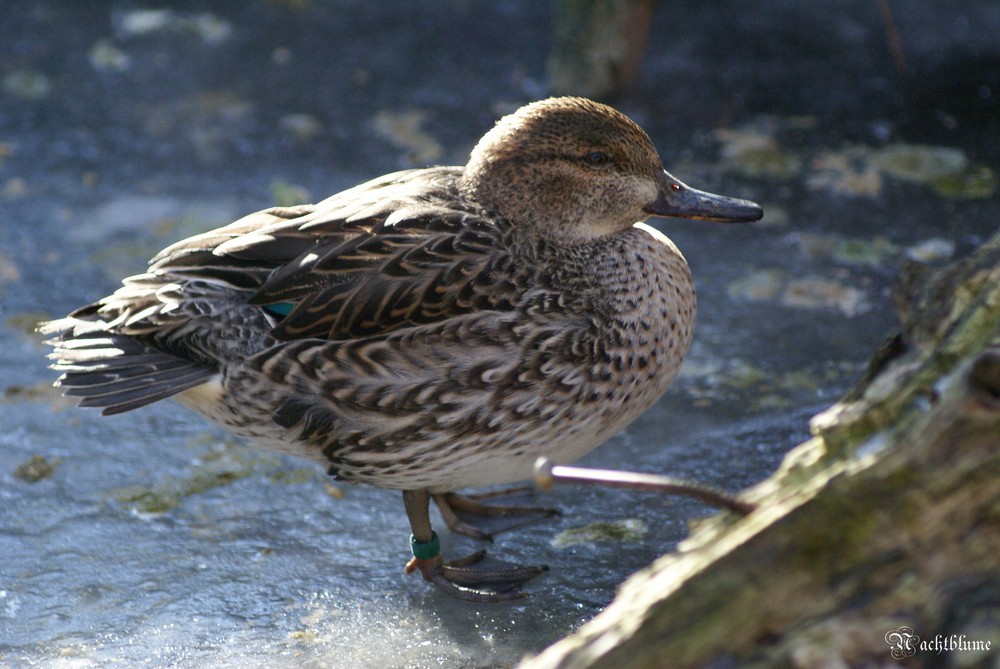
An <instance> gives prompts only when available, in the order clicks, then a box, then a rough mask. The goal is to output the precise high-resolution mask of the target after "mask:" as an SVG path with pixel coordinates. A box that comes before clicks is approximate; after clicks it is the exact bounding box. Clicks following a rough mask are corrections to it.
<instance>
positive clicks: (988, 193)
mask: <svg viewBox="0 0 1000 669" xmlns="http://www.w3.org/2000/svg"><path fill="white" fill-rule="evenodd" d="M931 186H933V187H934V190H935V191H937V193H938V195H940V196H941V197H947V198H952V199H956V200H985V199H988V198H991V197H993V194H994V193H996V189H997V179H996V175H995V174H993V170H991V169H990V168H988V167H975V168H972V169H969V170H966V171H964V172H960V173H958V174H947V175H944V176H941V177H937V178H935V179H933V180H931Z"/></svg>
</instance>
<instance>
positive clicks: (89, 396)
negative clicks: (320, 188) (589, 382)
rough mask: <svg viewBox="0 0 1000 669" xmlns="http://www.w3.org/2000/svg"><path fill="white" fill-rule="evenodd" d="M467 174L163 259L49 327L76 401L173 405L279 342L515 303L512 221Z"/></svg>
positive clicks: (444, 175)
mask: <svg viewBox="0 0 1000 669" xmlns="http://www.w3.org/2000/svg"><path fill="white" fill-rule="evenodd" d="M460 175H461V168H433V169H429V170H410V171H405V172H399V173H396V174H391V175H387V176H385V177H382V178H380V179H377V180H374V181H370V182H368V183H365V184H362V185H360V186H357V187H355V188H352V189H350V190H347V191H344V192H342V193H340V194H338V195H335V196H333V197H331V198H329V199H327V200H325V201H323V202H320V203H319V204H315V205H303V206H299V207H277V208H271V209H267V210H264V211H260V212H257V213H254V214H251V215H249V216H246V217H244V218H242V219H240V220H238V221H236V222H235V223H232V224H230V225H228V226H225V227H222V228H219V229H216V230H213V231H210V232H207V233H204V234H201V235H197V236H194V237H190V238H188V239H185V240H183V241H181V242H178V243H176V244H174V245H172V246H170V247H168V248H166V249H164V250H163V251H162V252H160V253H159V254H158V255H157V256H156V257H154V258H153V259H152V260H151V261H150V266H149V269H148V270H147V272H146V273H144V274H141V275H138V276H134V277H129V278H127V279H125V281H124V285H123V286H122V287H121V288H120V289H119V290H118V291H116V292H115V293H114V294H112V295H109V296H108V297H105V298H103V299H102V300H99V301H98V302H95V303H94V304H91V305H88V306H86V307H83V308H81V309H78V310H76V311H75V312H73V313H72V314H70V315H69V316H67V317H65V318H62V319H58V320H55V321H50V322H49V323H46V324H44V325H43V326H42V327H41V331H42V332H44V333H46V334H49V335H53V338H52V339H51V343H52V345H53V346H54V347H55V350H54V351H53V354H52V356H51V357H52V358H53V359H54V360H55V363H54V365H53V367H54V368H55V369H57V370H59V371H62V372H63V376H62V377H61V379H60V381H59V383H60V384H61V385H62V386H63V388H64V391H65V392H66V393H67V394H72V395H77V396H80V397H83V398H84V399H83V403H84V404H86V405H88V406H100V407H104V408H105V413H116V412H119V411H127V410H129V409H133V408H136V407H138V406H142V405H144V404H148V403H150V402H153V401H156V400H158V399H162V398H164V397H169V396H170V395H173V394H176V393H178V392H181V391H183V390H186V389H188V388H191V387H194V386H196V385H198V384H200V383H203V382H204V381H206V380H207V379H209V378H211V377H212V376H214V375H216V374H217V373H218V371H219V368H220V366H222V365H224V364H226V362H225V361H226V360H230V361H231V360H234V359H247V358H249V357H250V356H252V355H254V354H255V353H257V352H259V351H261V350H263V349H265V348H267V347H269V346H272V345H273V344H274V343H275V341H276V340H279V341H280V340H291V339H304V338H319V339H325V340H331V342H335V341H350V340H353V339H356V338H358V337H362V336H369V335H378V334H382V333H388V332H391V331H395V330H399V329H401V328H405V327H407V326H409V325H418V324H427V323H433V322H436V321H442V320H446V319H448V318H450V317H454V316H456V315H459V314H463V313H468V312H471V311H473V310H476V309H500V310H503V309H506V308H509V305H510V301H509V300H510V299H511V296H512V295H513V294H514V293H513V292H511V291H503V290H498V289H497V288H498V287H499V286H500V282H501V279H499V277H502V276H504V273H503V272H502V271H501V270H502V269H503V268H504V267H507V266H508V264H509V257H508V255H507V254H506V253H505V251H504V243H503V240H504V238H505V236H506V235H507V234H508V233H509V228H510V226H509V224H507V223H505V222H504V221H503V220H501V219H494V218H493V217H490V216H489V215H488V214H487V213H486V212H482V211H478V210H477V209H476V208H475V207H474V206H472V205H470V204H469V203H468V202H466V201H465V200H463V199H462V198H460V197H459V196H458V193H457V181H458V179H459V178H460Z"/></svg>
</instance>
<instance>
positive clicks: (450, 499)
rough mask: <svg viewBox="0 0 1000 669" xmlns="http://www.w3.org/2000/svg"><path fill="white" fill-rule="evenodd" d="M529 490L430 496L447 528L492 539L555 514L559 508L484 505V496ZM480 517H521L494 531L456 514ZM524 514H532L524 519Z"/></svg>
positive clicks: (506, 494) (449, 493)
mask: <svg viewBox="0 0 1000 669" xmlns="http://www.w3.org/2000/svg"><path fill="white" fill-rule="evenodd" d="M526 492H532V488H529V487H527V486H521V487H519V488H511V489H507V490H499V491H496V492H488V493H483V494H479V495H459V494H458V493H454V492H446V493H438V494H435V495H432V498H433V499H434V503H435V504H437V507H438V511H440V512H441V517H442V518H443V519H444V522H445V524H446V525H448V529H450V530H451V531H452V532H456V533H458V534H463V535H465V536H467V537H471V538H473V539H479V540H480V541H493V535H494V534H500V533H501V532H507V531H509V530H513V529H516V528H518V527H524V526H525V525H530V524H531V523H535V522H538V521H539V520H543V519H545V518H551V517H553V516H558V515H560V514H559V510H558V509H550V508H546V507H541V506H516V505H513V506H512V505H501V504H483V502H482V501H480V500H484V499H495V498H497V497H508V496H510V495H518V494H521V493H526ZM460 513H461V514H465V515H470V516H479V517H481V518H522V520H520V521H519V522H515V523H511V524H510V525H507V526H506V527H502V528H500V529H499V530H496V531H494V532H486V531H485V530H482V529H480V528H478V527H476V526H475V525H472V524H470V523H467V522H466V521H464V520H462V519H461V518H459V515H458V514H460ZM525 516H533V517H529V518H525Z"/></svg>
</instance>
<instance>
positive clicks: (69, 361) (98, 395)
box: [41, 317, 218, 415]
mask: <svg viewBox="0 0 1000 669" xmlns="http://www.w3.org/2000/svg"><path fill="white" fill-rule="evenodd" d="M102 326H104V327H106V326H107V323H104V322H101V321H83V320H79V319H75V318H73V317H70V318H65V319H61V320H59V321H52V322H51V323H46V324H45V325H43V326H42V328H41V331H42V332H44V333H46V334H54V335H56V336H55V337H54V338H53V339H51V340H50V341H49V343H50V344H51V345H52V346H53V347H54V350H53V352H52V354H51V355H50V356H49V357H50V358H51V359H53V360H54V362H53V364H52V368H53V369H55V370H57V371H60V372H62V376H60V377H59V379H58V381H56V385H58V386H60V387H61V388H62V389H63V393H64V394H65V395H68V396H72V397H78V398H81V399H80V400H79V404H80V406H83V407H100V408H102V409H103V411H102V412H101V413H102V414H104V415H112V414H117V413H122V412H125V411H131V410H132V409H137V408H139V407H142V406H145V405H147V404H152V403H153V402H156V401H158V400H162V399H165V398H167V397H170V396H172V395H176V394H177V393H180V392H183V391H185V390H188V389H190V388H193V387H195V386H198V385H201V384H202V383H205V382H206V381H208V380H209V379H211V378H212V377H213V376H215V375H216V374H218V370H217V369H215V368H213V367H207V366H205V365H202V364H199V363H197V362H195V361H192V360H185V359H183V358H180V357H177V356H174V355H171V354H170V353H167V352H165V351H161V350H159V349H157V348H154V347H153V346H152V345H150V344H148V343H146V342H144V341H143V340H142V339H140V338H137V337H133V336H129V335H123V334H118V333H116V332H108V331H107V330H105V329H104V327H102Z"/></svg>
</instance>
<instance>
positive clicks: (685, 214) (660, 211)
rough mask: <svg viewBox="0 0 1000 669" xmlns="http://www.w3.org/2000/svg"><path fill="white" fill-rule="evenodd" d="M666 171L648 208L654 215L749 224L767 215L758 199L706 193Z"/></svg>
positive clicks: (648, 212) (648, 211)
mask: <svg viewBox="0 0 1000 669" xmlns="http://www.w3.org/2000/svg"><path fill="white" fill-rule="evenodd" d="M663 174H664V177H665V179H664V180H663V181H661V183H660V192H659V193H658V194H657V197H656V199H655V200H654V201H653V202H651V203H650V204H648V205H646V207H645V209H644V210H645V212H646V213H647V214H649V215H650V216H667V217H671V218H693V219H697V220H700V221H722V222H728V223H748V222H750V221H759V220H760V217H761V216H763V215H764V210H763V209H761V208H760V205H759V204H757V203H756V202H751V201H750V200H741V199H739V198H735V197H726V196H725V195H715V194H714V193H706V192H705V191H701V190H698V189H697V188H691V187H690V186H688V185H687V184H684V183H683V182H681V181H680V180H678V179H675V178H674V177H672V176H671V175H670V174H669V173H667V172H664V173H663Z"/></svg>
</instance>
